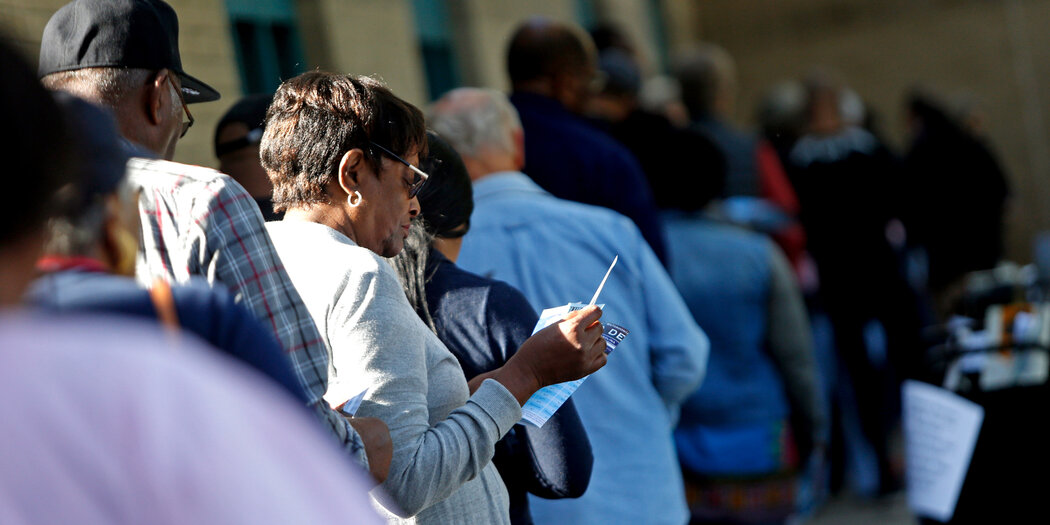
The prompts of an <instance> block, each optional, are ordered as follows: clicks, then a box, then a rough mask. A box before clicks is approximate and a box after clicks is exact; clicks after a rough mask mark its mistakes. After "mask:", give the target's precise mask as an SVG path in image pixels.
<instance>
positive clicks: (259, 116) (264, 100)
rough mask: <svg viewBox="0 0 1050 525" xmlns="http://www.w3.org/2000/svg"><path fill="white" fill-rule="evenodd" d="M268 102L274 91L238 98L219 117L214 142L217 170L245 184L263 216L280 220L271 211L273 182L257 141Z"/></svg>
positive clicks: (259, 138)
mask: <svg viewBox="0 0 1050 525" xmlns="http://www.w3.org/2000/svg"><path fill="white" fill-rule="evenodd" d="M270 102H273V93H269V94H258V95H248V96H247V97H244V98H242V99H241V100H238V101H237V103H236V104H234V105H233V106H230V109H228V110H227V111H226V113H225V114H223V116H222V118H220V119H219V123H218V124H217V125H216V126H215V139H214V141H213V143H214V146H215V157H216V158H218V159H219V171H221V172H223V173H225V174H227V175H229V176H230V177H233V180H235V181H237V182H239V183H240V184H241V186H244V189H245V190H247V192H248V194H249V195H251V196H252V198H253V199H255V202H256V203H257V204H258V205H259V211H261V212H262V214H263V218H265V219H266V220H267V221H279V220H281V216H282V214H281V213H277V212H275V211H273V184H271V183H270V178H269V177H267V176H266V170H264V169H263V167H262V163H261V162H260V161H259V141H260V140H262V135H263V127H264V126H263V121H264V120H266V108H268V107H270Z"/></svg>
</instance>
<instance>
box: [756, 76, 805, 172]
mask: <svg viewBox="0 0 1050 525" xmlns="http://www.w3.org/2000/svg"><path fill="white" fill-rule="evenodd" d="M755 120H756V121H757V122H758V123H759V127H760V129H761V133H762V137H763V138H764V139H766V140H767V141H769V143H770V144H771V145H772V146H773V149H775V150H776V152H777V156H778V158H780V160H781V162H782V163H784V162H786V161H787V157H788V155H789V154H790V153H791V147H792V146H794V145H795V141H797V140H798V139H799V138H801V137H802V135H803V134H804V133H805V126H806V120H807V119H806V88H805V87H804V86H803V85H802V82H799V81H797V80H785V81H782V82H778V83H776V84H774V85H773V86H772V87H770V88H769V89H768V90H766V92H765V93H764V94H763V96H762V100H761V101H760V102H759V104H758V108H757V110H756V117H755Z"/></svg>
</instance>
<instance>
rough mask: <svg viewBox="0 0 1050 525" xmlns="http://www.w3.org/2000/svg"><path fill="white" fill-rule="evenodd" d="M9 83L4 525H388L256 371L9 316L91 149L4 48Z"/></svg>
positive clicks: (185, 342) (2, 381) (104, 324)
mask: <svg viewBox="0 0 1050 525" xmlns="http://www.w3.org/2000/svg"><path fill="white" fill-rule="evenodd" d="M0 78H3V81H2V82H0V116H3V118H5V119H8V121H9V122H18V123H19V125H18V129H17V130H13V129H10V130H9V131H7V132H4V135H3V138H4V140H2V141H0V154H2V155H3V156H4V158H5V159H7V166H8V168H9V169H11V170H13V171H12V172H11V173H17V174H18V176H17V177H13V178H12V180H11V183H10V184H11V186H10V189H11V190H12V191H14V192H15V194H17V196H18V198H17V199H13V200H12V203H11V204H9V205H8V206H5V207H4V210H3V211H0V217H2V219H3V220H0V259H2V260H3V261H4V263H3V264H0V291H2V292H3V293H0V309H2V312H0V396H3V399H4V403H3V404H2V406H0V421H2V422H3V425H4V427H3V435H4V439H3V440H0V522H3V523H11V524H19V523H81V524H87V525H95V524H98V525H101V524H129V525H130V524H137V523H158V524H176V523H224V524H226V523H229V524H267V523H274V524H276V523H289V522H298V521H307V522H314V523H329V522H335V521H339V522H341V523H355V524H374V523H378V522H379V520H378V518H377V517H376V516H375V515H374V514H373V513H371V512H370V509H368V508H367V506H368V502H367V496H366V492H367V490H368V483H367V482H366V481H364V480H363V479H362V476H361V475H359V474H357V473H356V472H355V471H354V470H355V469H352V468H348V465H349V462H348V461H347V460H346V459H345V457H342V456H341V454H340V453H339V452H338V451H337V450H336V449H335V447H333V445H332V443H331V440H330V438H327V437H326V436H324V435H322V434H321V433H320V432H318V430H317V429H316V423H314V422H313V421H311V420H309V419H308V418H307V417H306V416H304V414H303V413H302V409H301V408H298V407H297V406H296V404H294V403H292V402H290V401H289V399H288V397H287V395H285V394H281V393H278V390H277V389H276V388H274V387H273V386H272V384H270V383H268V382H267V381H265V380H261V379H260V378H259V377H258V375H257V374H252V373H248V372H245V370H244V369H243V367H239V366H235V365H233V364H231V363H230V362H229V360H227V359H223V358H221V357H218V356H216V355H215V353H214V352H211V351H209V350H205V349H204V347H203V345H201V344H200V343H197V342H195V341H193V340H191V339H187V338H183V339H179V340H173V339H172V338H170V337H167V334H165V333H163V332H161V330H159V329H158V328H156V327H151V326H149V325H147V324H145V323H137V322H133V321H130V320H122V319H119V318H111V317H100V316H88V317H73V316H70V317H66V318H57V317H54V316H49V315H46V314H40V313H38V312H31V311H23V312H19V311H17V310H16V309H15V308H12V307H13V306H14V305H15V303H16V302H17V301H18V300H19V298H20V296H21V290H22V289H24V288H25V287H26V285H28V284H29V281H30V280H31V279H32V275H33V272H32V270H33V263H34V262H35V260H36V259H37V258H38V257H39V256H40V254H41V249H42V248H43V246H44V239H45V232H46V224H45V220H46V219H47V215H48V212H49V210H51V209H52V207H51V198H52V196H53V195H54V194H55V192H56V191H58V189H59V188H60V187H63V186H64V185H66V184H68V183H70V182H72V181H74V180H75V178H76V174H75V172H74V171H73V169H74V168H78V163H79V162H80V161H81V160H82V159H77V163H74V162H73V158H74V156H75V155H76V153H75V152H74V151H73V150H72V148H71V145H72V144H73V143H74V140H76V139H82V138H84V137H83V135H82V133H80V132H79V131H78V132H75V133H74V132H70V131H68V130H67V127H66V123H65V122H64V119H63V115H62V114H61V112H60V111H59V109H58V108H57V107H56V104H55V102H54V101H53V100H52V98H51V97H50V96H49V94H48V93H47V92H46V91H45V90H44V89H43V88H42V87H41V86H40V84H39V82H37V80H36V78H35V77H34V75H33V72H32V70H31V69H30V67H29V65H28V64H27V63H25V62H24V60H23V59H22V58H21V57H18V56H17V55H16V53H15V52H14V50H13V49H11V48H10V47H9V46H8V44H7V40H6V39H5V38H4V37H3V36H2V35H0ZM121 169H123V168H122V167H121ZM144 350H149V351H144ZM260 407H265V408H266V416H265V417H259V415H258V414H259V408H260ZM292 449H295V450H296V453H295V454H293V455H290V454H288V451H289V450H292ZM274 494H280V497H279V498H274V497H273V495H274Z"/></svg>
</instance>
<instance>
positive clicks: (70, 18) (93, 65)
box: [37, 0, 219, 159]
mask: <svg viewBox="0 0 1050 525" xmlns="http://www.w3.org/2000/svg"><path fill="white" fill-rule="evenodd" d="M37 74H38V75H40V77H41V79H42V80H43V82H44V85H45V86H48V87H50V88H53V89H63V90H66V91H71V92H73V93H76V94H79V95H81V96H83V97H84V98H87V99H89V100H96V101H98V102H101V103H103V104H105V105H107V106H111V107H113V108H114V109H115V110H116V112H117V117H118V119H119V120H120V124H121V125H120V129H121V132H122V133H123V134H124V135H125V137H126V138H127V139H129V140H131V141H132V142H135V143H138V144H139V145H141V146H143V147H145V148H147V149H149V150H150V151H153V152H154V153H155V154H157V155H158V156H161V157H163V158H165V159H171V157H172V156H173V155H174V154H175V143H176V142H177V141H178V139H179V138H181V137H182V136H183V135H185V134H186V131H188V130H189V127H190V125H192V124H193V117H192V116H191V114H190V112H189V108H187V107H186V104H188V103H194V102H210V101H213V100H218V99H219V92H218V91H215V89H213V88H212V87H211V86H209V85H207V84H205V83H204V82H201V81H200V80H197V79H196V78H194V77H192V76H190V75H188V74H186V72H185V71H184V70H183V69H182V58H181V56H180V55H179V21H178V18H177V17H176V15H175V11H174V10H173V9H172V8H171V6H169V5H168V4H166V3H164V2H162V1H160V0H77V1H75V2H72V3H69V4H66V5H65V6H64V7H62V8H61V9H59V10H58V12H56V13H55V14H54V15H53V16H52V17H51V20H49V21H48V23H47V26H46V27H45V28H44V35H43V38H42V39H41V43H40V66H39V68H38V70H37ZM183 114H185V116H186V117H187V120H185V121H184V120H182V118H183Z"/></svg>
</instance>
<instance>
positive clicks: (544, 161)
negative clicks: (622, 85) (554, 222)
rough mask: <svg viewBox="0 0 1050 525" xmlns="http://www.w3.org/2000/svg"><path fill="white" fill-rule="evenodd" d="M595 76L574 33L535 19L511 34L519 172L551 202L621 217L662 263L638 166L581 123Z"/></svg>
mask: <svg viewBox="0 0 1050 525" xmlns="http://www.w3.org/2000/svg"><path fill="white" fill-rule="evenodd" d="M597 68H598V58H597V53H596V52H595V48H594V43H593V42H592V41H591V39H590V36H588V35H587V33H585V32H584V31H583V30H582V29H580V28H579V27H576V26H573V25H569V24H564V23H561V22H555V21H553V20H550V19H547V18H541V17H536V18H531V19H529V20H527V21H526V22H524V23H523V24H521V25H519V26H518V27H517V29H516V30H515V31H514V34H513V35H512V36H511V37H510V44H509V47H508V50H507V71H508V73H509V74H510V82H511V86H512V89H511V97H510V100H511V102H512V103H513V104H514V107H515V108H516V109H517V111H518V113H519V114H520V115H521V124H522V126H523V128H524V131H525V133H524V137H525V139H524V140H527V141H528V142H527V143H526V144H525V145H524V152H523V154H524V156H525V158H524V168H522V171H523V172H524V173H525V174H527V175H528V176H529V177H530V178H531V179H532V180H533V181H535V182H536V184H539V185H540V187H542V188H543V189H545V190H547V191H549V192H551V194H553V195H554V196H555V197H558V198H562V199H568V200H572V201H577V202H582V203H586V204H593V205H597V206H604V207H606V208H610V209H612V210H614V211H617V212H619V213H622V214H623V215H626V216H627V217H629V218H630V219H631V220H632V221H634V223H635V224H636V225H637V226H638V229H639V230H641V232H642V235H643V236H644V237H645V240H646V241H647V242H648V243H649V246H651V247H652V248H653V251H654V252H655V253H656V255H657V256H658V257H659V258H661V259H662V258H663V257H664V233H663V228H662V227H661V225H660V218H659V216H658V214H657V210H656V205H655V202H654V201H653V195H652V190H651V189H650V188H649V183H648V182H647V180H646V178H645V174H644V173H643V172H642V169H641V167H640V166H639V165H638V161H637V160H636V159H635V158H634V156H633V155H632V154H631V152H630V151H628V150H627V149H626V148H625V147H624V146H623V145H622V144H620V143H618V142H616V141H615V140H614V139H612V138H611V137H609V136H608V135H607V134H605V133H603V132H601V131H599V130H597V129H595V128H594V127H593V126H591V125H590V124H589V123H588V122H587V121H586V120H585V119H584V118H583V117H582V116H581V113H583V111H584V109H585V108H586V106H587V101H588V100H589V98H590V97H591V95H592V94H593V93H594V92H595V91H597V89H598V88H599V87H600V85H601V80H600V77H599V76H598V75H597V73H598V70H597Z"/></svg>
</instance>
